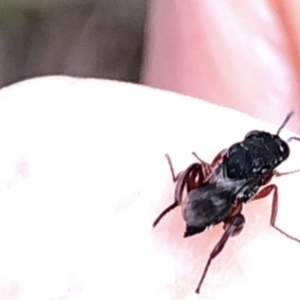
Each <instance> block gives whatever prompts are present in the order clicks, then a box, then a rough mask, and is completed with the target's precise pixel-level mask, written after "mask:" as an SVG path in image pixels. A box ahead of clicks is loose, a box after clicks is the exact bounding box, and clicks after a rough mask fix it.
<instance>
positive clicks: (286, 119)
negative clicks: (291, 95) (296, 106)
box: [276, 110, 295, 135]
mask: <svg viewBox="0 0 300 300" xmlns="http://www.w3.org/2000/svg"><path fill="white" fill-rule="evenodd" d="M294 112H295V111H294V110H292V111H291V112H289V114H288V115H287V116H286V117H285V119H284V121H283V122H282V124H281V126H280V127H279V128H278V130H277V133H276V135H279V133H280V131H281V130H282V128H284V126H285V125H286V123H287V122H288V121H289V120H290V118H291V117H292V115H293V114H294Z"/></svg>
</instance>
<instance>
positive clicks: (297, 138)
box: [287, 136, 300, 142]
mask: <svg viewBox="0 0 300 300" xmlns="http://www.w3.org/2000/svg"><path fill="white" fill-rule="evenodd" d="M292 140H295V141H300V138H299V137H297V136H291V137H289V138H288V139H287V141H288V142H290V141H292Z"/></svg>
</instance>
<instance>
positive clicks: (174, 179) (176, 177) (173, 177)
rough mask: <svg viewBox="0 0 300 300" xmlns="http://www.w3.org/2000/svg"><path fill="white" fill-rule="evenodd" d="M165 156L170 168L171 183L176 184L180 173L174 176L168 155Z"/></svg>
mask: <svg viewBox="0 0 300 300" xmlns="http://www.w3.org/2000/svg"><path fill="white" fill-rule="evenodd" d="M165 156H166V159H167V161H168V164H169V167H170V171H171V174H172V179H173V182H176V181H177V180H178V178H179V176H180V174H181V173H182V172H180V173H178V174H177V175H175V171H174V167H173V164H172V161H171V158H170V156H169V154H166V155H165Z"/></svg>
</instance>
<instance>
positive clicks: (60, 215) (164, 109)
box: [0, 77, 300, 300]
mask: <svg viewBox="0 0 300 300" xmlns="http://www.w3.org/2000/svg"><path fill="white" fill-rule="evenodd" d="M0 99H1V101H0V137H1V151H0V166H1V167H0V191H1V199H0V200H1V201H0V241H1V250H0V253H1V255H0V299H7V300H10V299H22V300H23V299H55V300H56V299H59V300H61V299H64V300H65V299H68V300H69V299H72V300H73V299H87V300H89V299H91V300H92V299H121V298H122V299H220V295H222V299H262V298H268V299H271V298H272V297H274V298H276V299H284V298H286V299H299V296H300V292H299V281H298V280H299V276H300V256H299V249H300V248H299V247H300V245H299V244H297V243H295V242H293V241H290V240H288V239H287V238H285V237H283V236H282V235H280V234H279V233H277V232H276V231H275V230H274V229H272V228H270V226H269V217H270V207H271V199H270V197H268V198H267V199H265V200H263V201H258V202H257V203H251V204H249V205H247V206H246V207H244V210H243V211H244V214H245V217H246V225H245V228H244V230H243V231H242V233H241V234H240V235H239V236H238V237H235V238H232V239H231V240H230V242H229V243H228V245H227V246H226V247H225V250H224V251H223V252H222V254H221V255H220V256H219V257H218V258H217V259H216V260H215V261H214V262H213V264H212V267H211V269H210V271H209V273H208V276H207V278H206V281H205V283H204V285H203V287H202V292H201V297H200V298H199V296H198V295H196V294H194V290H195V288H196V285H197V283H198V279H199V276H200V274H201V272H202V270H203V267H204V264H205V262H206V259H207V257H208V255H209V252H210V250H211V249H212V247H213V246H214V245H215V243H216V241H217V240H218V239H219V237H220V235H221V233H222V228H221V226H218V227H215V228H214V229H212V230H211V231H208V232H205V233H203V234H201V235H196V236H194V237H191V238H187V239H184V238H183V237H182V236H183V233H184V229H185V228H184V222H183V220H182V218H181V213H180V209H179V208H178V209H176V210H174V211H173V212H172V213H170V214H169V215H167V216H166V217H165V219H163V220H162V221H161V223H160V224H159V225H158V226H157V228H155V229H153V228H152V222H153V221H154V219H155V218H156V216H157V214H158V213H159V212H160V211H161V210H162V209H164V208H165V206H166V205H168V204H170V203H172V201H173V198H172V196H173V191H174V184H173V182H172V179H171V174H170V171H169V168H168V165H167V162H166V160H165V157H164V154H165V153H169V154H170V156H171V158H172V159H173V162H174V167H175V170H177V171H180V170H182V169H184V168H186V167H187V165H188V164H189V163H191V162H193V161H195V160H194V158H193V157H192V156H191V152H192V151H196V152H197V154H198V155H199V156H200V157H202V158H203V159H204V160H206V161H211V160H212V159H213V158H214V156H215V155H216V154H217V153H218V152H219V151H220V150H221V149H224V148H226V147H228V146H230V145H231V144H232V143H234V142H236V141H240V140H241V139H243V138H244V136H245V134H246V133H247V132H249V131H250V130H252V129H262V130H268V131H271V132H275V131H276V130H277V128H278V125H279V124H280V123H281V121H282V120H283V118H284V117H285V112H283V113H282V115H281V117H280V119H279V120H278V121H277V122H276V123H277V124H278V125H270V124H268V123H265V122H263V121H259V120H256V119H253V118H250V117H248V116H247V115H243V114H241V113H238V112H236V111H233V110H230V109H227V108H223V107H218V106H215V105H212V104H208V103H207V102H204V101H202V100H198V99H192V98H188V97H185V96H180V95H177V94H174V93H169V92H164V91H159V90H154V89H150V88H145V87H141V86H136V85H130V84H124V83H116V82H109V81H101V80H80V79H73V78H67V77H48V78H42V79H35V80H30V81H26V82H23V83H20V84H17V85H14V86H11V87H8V88H6V89H3V90H1V92H0ZM217 124H219V125H220V126H218V125H217ZM291 135H292V133H290V132H287V131H285V130H284V131H283V132H282V137H283V138H287V137H289V136H291ZM290 146H291V156H290V158H289V160H288V161H287V162H286V163H284V164H282V166H281V167H280V168H279V170H281V171H289V170H293V169H296V168H299V167H300V156H299V153H300V143H297V142H292V143H291V144H290ZM299 180H300V174H299V173H298V174H294V175H290V176H287V177H282V178H279V179H277V180H276V183H277V184H278V186H279V197H280V204H279V215H278V221H277V225H278V226H280V227H281V228H282V229H284V230H286V231H287V232H288V233H289V234H291V235H295V236H297V237H298V238H300V234H299V232H300V219H299V211H300V204H299V203H300V202H299V197H300V196H299Z"/></svg>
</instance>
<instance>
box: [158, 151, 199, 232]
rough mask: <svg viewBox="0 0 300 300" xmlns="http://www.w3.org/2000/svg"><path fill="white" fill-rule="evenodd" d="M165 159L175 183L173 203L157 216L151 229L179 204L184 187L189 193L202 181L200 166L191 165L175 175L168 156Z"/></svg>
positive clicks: (196, 164)
mask: <svg viewBox="0 0 300 300" xmlns="http://www.w3.org/2000/svg"><path fill="white" fill-rule="evenodd" d="M166 158H167V160H168V164H169V166H170V170H171V173H172V178H173V181H174V182H176V187H175V193H174V194H175V195H174V203H172V204H171V205H169V206H168V207H167V208H166V209H164V210H163V211H162V212H161V213H160V214H159V216H158V217H157V218H156V220H155V221H154V222H153V227H155V226H156V225H157V224H158V223H159V222H160V220H161V219H162V218H163V217H164V216H165V215H166V214H167V213H169V212H170V211H171V210H173V209H174V208H176V207H177V206H178V205H180V204H181V202H182V196H183V191H184V187H185V186H187V191H188V192H189V191H190V190H192V189H194V188H197V187H199V186H200V185H201V184H202V182H203V180H204V176H203V172H202V166H201V165H200V164H198V163H194V164H191V165H190V166H189V167H188V168H187V169H186V170H185V171H183V172H180V173H179V174H178V175H175V172H174V168H173V164H172V161H171V159H170V156H169V155H168V154H166Z"/></svg>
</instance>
